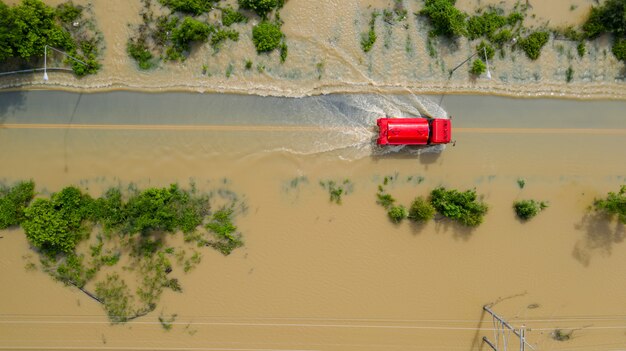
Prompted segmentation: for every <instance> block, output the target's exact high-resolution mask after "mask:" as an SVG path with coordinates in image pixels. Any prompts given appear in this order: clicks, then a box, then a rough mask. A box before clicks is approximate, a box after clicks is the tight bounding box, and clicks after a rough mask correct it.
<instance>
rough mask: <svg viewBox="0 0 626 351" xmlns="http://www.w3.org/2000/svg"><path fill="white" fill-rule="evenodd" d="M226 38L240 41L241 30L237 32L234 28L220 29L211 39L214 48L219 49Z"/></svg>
mask: <svg viewBox="0 0 626 351" xmlns="http://www.w3.org/2000/svg"><path fill="white" fill-rule="evenodd" d="M226 39H230V40H232V41H238V40H239V32H237V31H236V30H232V29H218V30H217V31H216V32H215V33H213V35H212V36H211V41H210V43H211V46H212V47H213V48H214V49H216V50H218V49H219V48H220V47H221V46H222V43H223V42H224V41H225V40H226Z"/></svg>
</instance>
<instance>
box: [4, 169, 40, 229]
mask: <svg viewBox="0 0 626 351" xmlns="http://www.w3.org/2000/svg"><path fill="white" fill-rule="evenodd" d="M34 196H35V183H34V182H33V181H28V182H19V183H17V184H15V185H13V186H12V187H0V229H6V228H8V227H12V226H15V225H18V224H20V223H21V222H22V221H23V220H24V209H25V208H26V207H27V206H28V204H29V203H30V201H31V200H32V199H33V197H34Z"/></svg>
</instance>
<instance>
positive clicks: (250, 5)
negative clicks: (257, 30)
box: [238, 0, 284, 19]
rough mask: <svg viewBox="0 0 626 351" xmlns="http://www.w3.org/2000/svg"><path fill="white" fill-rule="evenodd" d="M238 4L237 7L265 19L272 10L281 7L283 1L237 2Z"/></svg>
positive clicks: (253, 0)
mask: <svg viewBox="0 0 626 351" xmlns="http://www.w3.org/2000/svg"><path fill="white" fill-rule="evenodd" d="M238 2H239V7H241V8H244V9H248V10H252V11H254V12H256V13H257V14H258V15H259V16H261V17H262V18H264V19H265V18H267V14H268V13H270V12H271V11H272V10H274V9H276V8H279V7H282V5H283V3H284V0H238Z"/></svg>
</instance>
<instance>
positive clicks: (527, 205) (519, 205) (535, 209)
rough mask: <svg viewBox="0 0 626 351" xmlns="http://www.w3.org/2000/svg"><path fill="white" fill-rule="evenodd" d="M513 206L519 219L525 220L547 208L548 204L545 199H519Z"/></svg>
mask: <svg viewBox="0 0 626 351" xmlns="http://www.w3.org/2000/svg"><path fill="white" fill-rule="evenodd" d="M513 208H514V209H515V213H516V214H517V217H518V218H519V219H521V220H524V221H527V220H529V219H531V218H533V217H535V216H536V215H538V214H539V212H541V211H543V210H544V209H546V208H548V204H547V203H546V202H545V201H535V200H521V201H515V202H514V203H513Z"/></svg>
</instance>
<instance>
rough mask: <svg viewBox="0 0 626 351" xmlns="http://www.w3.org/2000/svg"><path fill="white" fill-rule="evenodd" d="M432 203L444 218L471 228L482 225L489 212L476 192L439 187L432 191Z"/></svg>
mask: <svg viewBox="0 0 626 351" xmlns="http://www.w3.org/2000/svg"><path fill="white" fill-rule="evenodd" d="M430 203H431V204H432V205H433V207H434V208H435V209H436V210H437V212H439V213H440V214H442V215H443V216H445V217H447V218H450V219H452V220H455V221H458V222H459V223H461V224H463V225H465V226H469V227H475V226H478V225H479V224H481V223H482V222H483V217H484V215H485V214H486V213H487V210H488V206H487V205H486V204H485V203H483V202H482V201H479V200H478V198H477V196H476V191H474V190H467V191H463V192H461V191H458V190H455V189H452V190H447V189H446V188H444V187H439V188H436V189H434V190H433V191H431V193H430Z"/></svg>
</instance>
